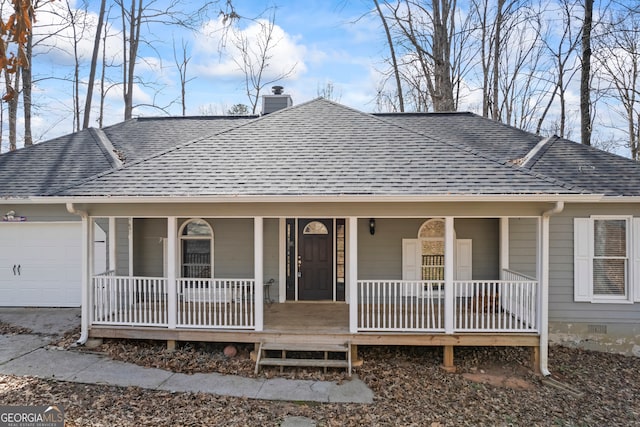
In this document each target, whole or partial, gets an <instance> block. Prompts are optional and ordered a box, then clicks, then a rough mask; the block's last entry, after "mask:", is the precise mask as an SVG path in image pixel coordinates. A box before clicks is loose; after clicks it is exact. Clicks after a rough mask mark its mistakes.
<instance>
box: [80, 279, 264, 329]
mask: <svg viewBox="0 0 640 427" xmlns="http://www.w3.org/2000/svg"><path fill="white" fill-rule="evenodd" d="M176 282H177V286H176V287H177V289H176V293H177V308H176V309H177V313H176V315H177V316H176V318H177V326H178V327H193V328H225V329H254V327H255V303H254V288H255V285H254V284H255V281H254V280H253V279H177V280H176ZM92 286H93V289H92V292H91V295H92V299H93V307H92V313H91V318H92V320H91V322H92V324H94V325H114V326H156V327H168V326H169V321H168V319H169V307H168V298H167V296H168V280H167V279H166V278H161V277H157V278H154V277H133V276H116V275H115V273H114V272H112V271H108V272H105V273H103V274H100V275H96V276H93V280H92Z"/></svg>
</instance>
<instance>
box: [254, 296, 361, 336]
mask: <svg viewBox="0 0 640 427" xmlns="http://www.w3.org/2000/svg"><path fill="white" fill-rule="evenodd" d="M264 332H266V333H289V332H293V333H302V332H304V333H307V334H312V335H323V334H348V333H349V306H348V305H347V304H345V303H324V302H317V303H307V302H291V303H284V304H277V303H275V304H267V305H265V306H264Z"/></svg>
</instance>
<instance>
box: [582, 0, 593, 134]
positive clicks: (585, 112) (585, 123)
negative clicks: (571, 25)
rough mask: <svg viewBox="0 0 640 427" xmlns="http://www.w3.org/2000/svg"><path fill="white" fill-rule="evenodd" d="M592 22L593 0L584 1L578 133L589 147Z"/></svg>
mask: <svg viewBox="0 0 640 427" xmlns="http://www.w3.org/2000/svg"><path fill="white" fill-rule="evenodd" d="M592 22H593V0H584V22H583V24H582V71H581V73H580V133H581V141H582V143H583V144H584V145H591V96H590V92H589V83H590V81H591V26H592Z"/></svg>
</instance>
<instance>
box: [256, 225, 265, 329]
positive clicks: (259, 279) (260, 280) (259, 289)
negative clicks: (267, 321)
mask: <svg viewBox="0 0 640 427" xmlns="http://www.w3.org/2000/svg"><path fill="white" fill-rule="evenodd" d="M263 228H264V227H263V219H262V217H259V216H258V217H255V218H254V219H253V263H254V267H253V271H254V280H255V292H254V296H255V307H256V319H255V328H256V329H255V330H256V331H262V330H263V329H264V303H263V301H264V277H263V276H264V266H263V263H264V255H263V252H264V233H263Z"/></svg>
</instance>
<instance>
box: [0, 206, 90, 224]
mask: <svg viewBox="0 0 640 427" xmlns="http://www.w3.org/2000/svg"><path fill="white" fill-rule="evenodd" d="M9 211H14V212H15V213H16V216H24V217H26V218H27V221H29V222H38V221H80V220H81V218H80V216H79V215H73V214H70V213H69V212H68V211H67V208H66V206H65V205H12V204H2V203H0V217H2V216H4V214H5V213H7V212H9Z"/></svg>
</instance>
